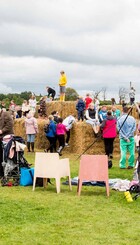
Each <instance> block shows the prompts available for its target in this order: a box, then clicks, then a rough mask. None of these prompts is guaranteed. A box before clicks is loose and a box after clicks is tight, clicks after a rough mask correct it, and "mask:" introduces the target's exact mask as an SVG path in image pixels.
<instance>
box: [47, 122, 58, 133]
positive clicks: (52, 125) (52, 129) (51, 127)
mask: <svg viewBox="0 0 140 245" xmlns="http://www.w3.org/2000/svg"><path fill="white" fill-rule="evenodd" d="M55 135H56V124H55V123H54V121H52V120H50V124H49V132H48V133H46V136H47V137H55Z"/></svg>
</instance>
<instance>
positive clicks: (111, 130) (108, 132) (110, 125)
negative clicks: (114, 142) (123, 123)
mask: <svg viewBox="0 0 140 245" xmlns="http://www.w3.org/2000/svg"><path fill="white" fill-rule="evenodd" d="M116 136H117V130H116V119H112V120H106V122H105V126H104V128H103V138H115V137H116Z"/></svg>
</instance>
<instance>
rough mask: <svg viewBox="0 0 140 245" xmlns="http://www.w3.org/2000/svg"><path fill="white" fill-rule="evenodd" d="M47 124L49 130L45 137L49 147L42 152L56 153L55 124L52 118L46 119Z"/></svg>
mask: <svg viewBox="0 0 140 245" xmlns="http://www.w3.org/2000/svg"><path fill="white" fill-rule="evenodd" d="M47 124H48V125H49V130H48V132H46V133H45V134H46V137H47V139H48V141H49V143H50V146H49V147H48V148H47V149H45V150H44V152H48V151H49V150H50V152H51V153H52V152H56V124H55V122H54V118H53V116H52V115H50V116H49V117H48V122H47Z"/></svg>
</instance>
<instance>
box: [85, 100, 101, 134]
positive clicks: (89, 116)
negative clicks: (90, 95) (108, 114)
mask: <svg viewBox="0 0 140 245" xmlns="http://www.w3.org/2000/svg"><path fill="white" fill-rule="evenodd" d="M85 116H86V123H89V124H90V125H91V126H92V128H93V131H94V134H95V137H97V136H98V132H99V129H100V127H99V125H100V123H99V119H98V112H97V111H96V109H95V106H94V104H93V103H90V104H89V108H88V109H87V110H86V115H85Z"/></svg>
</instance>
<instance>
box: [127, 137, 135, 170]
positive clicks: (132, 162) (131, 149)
mask: <svg viewBox="0 0 140 245" xmlns="http://www.w3.org/2000/svg"><path fill="white" fill-rule="evenodd" d="M128 152H129V154H130V156H129V158H128V166H129V167H134V165H135V141H134V138H133V137H132V138H130V143H129V144H128Z"/></svg>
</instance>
